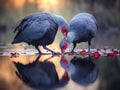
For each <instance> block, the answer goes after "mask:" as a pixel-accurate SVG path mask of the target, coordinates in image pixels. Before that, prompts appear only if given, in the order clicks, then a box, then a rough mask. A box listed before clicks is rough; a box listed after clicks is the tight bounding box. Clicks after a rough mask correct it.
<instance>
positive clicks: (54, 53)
mask: <svg viewBox="0 0 120 90" xmlns="http://www.w3.org/2000/svg"><path fill="white" fill-rule="evenodd" d="M43 48H44V49H46V50H48V51H50V52H51V53H52V55H58V54H60V53H56V52H54V51H52V50H50V49H49V48H47V47H46V46H43Z"/></svg>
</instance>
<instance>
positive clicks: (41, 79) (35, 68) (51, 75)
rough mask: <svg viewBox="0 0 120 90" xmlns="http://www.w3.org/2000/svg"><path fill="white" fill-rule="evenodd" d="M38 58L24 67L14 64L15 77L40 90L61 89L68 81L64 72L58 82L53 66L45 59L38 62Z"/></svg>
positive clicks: (20, 64)
mask: <svg viewBox="0 0 120 90" xmlns="http://www.w3.org/2000/svg"><path fill="white" fill-rule="evenodd" d="M39 58H40V56H38V57H37V59H36V60H35V61H34V62H33V63H29V64H27V65H24V64H22V63H16V62H14V65H15V66H16V68H17V69H18V72H16V74H17V76H18V77H19V78H20V79H21V80H22V81H23V82H24V83H25V84H27V85H28V86H30V87H32V88H35V89H40V90H53V88H58V87H63V86H65V85H66V84H67V83H68V81H69V77H66V72H65V73H64V74H63V76H62V78H61V79H60V80H59V77H58V73H57V71H56V68H55V65H54V64H53V63H52V62H49V61H48V60H49V59H46V60H45V61H44V62H40V61H39Z"/></svg>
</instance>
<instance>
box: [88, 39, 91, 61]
mask: <svg viewBox="0 0 120 90" xmlns="http://www.w3.org/2000/svg"><path fill="white" fill-rule="evenodd" d="M90 46H91V40H89V41H88V55H89V59H90V54H91V52H90Z"/></svg>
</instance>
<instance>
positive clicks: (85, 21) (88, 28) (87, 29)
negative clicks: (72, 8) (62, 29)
mask: <svg viewBox="0 0 120 90" xmlns="http://www.w3.org/2000/svg"><path fill="white" fill-rule="evenodd" d="M96 31H97V25H96V19H95V17H94V16H93V15H91V14H89V13H80V14H77V15H76V16H74V17H73V19H72V20H71V21H70V28H69V29H68V34H67V37H66V38H63V39H62V40H61V42H60V48H61V50H62V53H64V52H65V50H66V48H67V47H68V46H69V44H71V43H73V49H72V52H73V51H74V49H75V47H76V44H77V43H80V42H88V45H89V49H88V50H89V53H90V45H91V39H92V38H93V37H94V36H95V35H96Z"/></svg>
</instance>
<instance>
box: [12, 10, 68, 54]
mask: <svg viewBox="0 0 120 90" xmlns="http://www.w3.org/2000/svg"><path fill="white" fill-rule="evenodd" d="M58 28H60V29H61V32H62V33H63V35H65V36H66V35H67V34H66V33H67V29H68V23H67V21H66V20H65V19H64V18H63V17H62V16H60V15H55V14H50V13H44V12H41V13H33V14H30V15H28V16H26V17H24V18H23V19H22V20H21V22H20V23H19V25H18V26H16V28H15V30H14V32H17V34H16V36H15V38H14V40H13V42H12V44H15V43H20V42H26V43H28V44H31V45H33V46H35V48H36V49H37V50H38V51H39V53H40V54H41V53H42V52H41V51H40V49H39V48H38V46H39V45H41V46H43V48H44V49H46V50H48V51H50V52H52V54H55V52H54V51H52V50H50V49H49V48H47V47H46V46H47V45H49V44H51V43H52V42H53V41H54V39H55V36H56V33H57V30H58Z"/></svg>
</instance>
